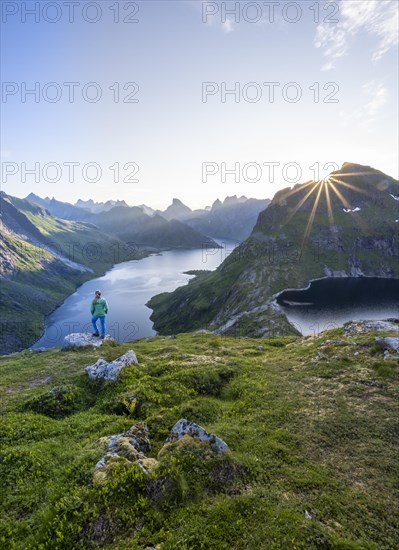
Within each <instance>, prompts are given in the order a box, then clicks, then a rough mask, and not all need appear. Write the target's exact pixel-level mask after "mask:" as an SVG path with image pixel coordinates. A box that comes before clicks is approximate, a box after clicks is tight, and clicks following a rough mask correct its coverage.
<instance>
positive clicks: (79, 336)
mask: <svg viewBox="0 0 399 550" xmlns="http://www.w3.org/2000/svg"><path fill="white" fill-rule="evenodd" d="M107 340H108V341H109V340H112V341H113V340H114V339H113V338H111V336H110V335H109V334H106V335H105V337H104V338H103V339H102V338H99V337H98V336H92V335H91V334H90V333H88V332H73V333H72V334H68V335H67V336H65V338H64V341H63V343H62V347H63V348H64V349H65V348H74V347H83V346H95V347H96V348H97V347H99V346H101V344H102V343H103V342H105V341H107Z"/></svg>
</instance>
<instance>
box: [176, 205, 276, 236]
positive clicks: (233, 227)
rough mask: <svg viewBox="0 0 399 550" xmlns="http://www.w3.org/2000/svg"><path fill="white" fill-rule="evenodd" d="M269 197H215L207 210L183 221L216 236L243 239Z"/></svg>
mask: <svg viewBox="0 0 399 550" xmlns="http://www.w3.org/2000/svg"><path fill="white" fill-rule="evenodd" d="M269 204H270V200H269V199H264V200H259V199H247V197H244V196H242V197H239V198H237V196H235V195H234V196H232V197H226V198H225V200H224V201H223V202H221V201H220V200H219V199H217V200H216V201H215V202H214V203H213V205H212V208H211V209H210V210H209V211H206V210H204V211H202V212H199V213H198V214H197V213H196V211H194V212H193V214H192V215H191V216H190V217H189V218H187V219H186V220H185V221H186V223H187V224H188V225H190V226H191V227H193V228H194V229H196V230H197V231H201V233H205V235H211V236H212V237H216V238H221V239H223V238H225V239H232V240H234V239H235V240H238V241H243V240H244V239H246V238H247V237H248V236H249V235H250V233H251V231H252V229H253V227H254V225H255V222H256V220H257V217H258V215H259V212H261V211H262V210H264V209H265V208H267V206H268V205H269Z"/></svg>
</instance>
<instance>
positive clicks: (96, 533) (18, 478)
mask: <svg viewBox="0 0 399 550" xmlns="http://www.w3.org/2000/svg"><path fill="white" fill-rule="evenodd" d="M380 335H381V334H378V336H380ZM375 336H377V334H376V333H367V334H361V335H358V336H355V337H351V338H349V337H347V336H345V335H344V334H343V330H342V329H335V330H333V331H329V332H326V333H323V334H321V335H319V336H318V337H317V338H298V339H296V338H295V337H285V338H270V339H263V340H260V339H256V340H253V339H234V338H226V337H221V336H216V335H214V334H210V333H197V334H179V335H177V336H176V337H175V338H173V339H169V338H161V337H155V338H151V339H143V340H139V341H135V342H133V343H130V344H123V345H119V344H115V343H108V342H106V343H104V345H103V347H102V348H101V349H100V350H93V349H91V348H86V349H80V350H68V351H62V350H58V349H51V350H48V351H45V352H41V353H40V352H29V351H25V352H21V353H18V354H13V355H10V356H6V357H2V358H0V393H1V403H2V405H1V416H0V422H1V430H0V433H1V447H0V479H1V484H2V486H1V496H2V518H1V523H0V546H1V548H4V549H35V550H36V549H38V550H44V549H51V550H57V549H68V550H71V549H86V548H88V549H90V548H105V549H111V548H112V549H118V550H127V549H129V550H134V549H140V548H146V547H148V546H150V547H151V546H152V547H156V548H161V549H162V550H172V549H173V550H175V549H179V550H180V549H181V550H184V549H212V550H213V549H226V550H227V549H235V550H241V549H254V550H255V549H256V550H258V549H287V548H292V549H316V548H320V549H329V548H332V549H333V548H337V549H338V548H339V549H353V550H355V549H359V550H360V549H362V550H363V549H367V550H380V549H382V548H384V549H385V548H386V549H394V548H397V547H398V516H397V509H398V506H397V505H398V499H397V482H398V463H399V461H398V456H399V453H398V433H399V431H398V417H399V414H398V397H399V380H398V378H399V377H398V361H397V360H394V359H384V358H383V353H382V351H381V350H380V349H379V348H378V347H377V346H375V344H374V341H375ZM259 347H260V348H259ZM128 349H134V350H135V352H136V354H137V357H138V360H139V365H133V366H131V367H127V368H125V369H124V370H123V371H122V374H121V376H120V378H119V379H118V381H117V382H112V383H111V382H109V383H105V384H100V383H98V382H93V381H89V380H88V378H87V376H86V375H85V374H84V371H83V369H84V367H85V366H87V365H89V364H91V363H93V362H94V361H95V360H97V358H99V357H103V358H105V359H107V360H111V359H114V358H116V357H118V356H120V355H121V354H122V353H124V352H126V351H127V350H128ZM54 388H55V389H56V390H55V391H53V392H52V393H50V390H52V389H54ZM182 417H183V418H186V419H188V420H192V421H194V422H197V423H199V424H200V425H202V426H203V427H204V428H205V429H207V430H208V431H210V432H212V433H214V434H216V435H218V436H219V437H221V438H222V439H223V440H224V441H226V443H227V444H228V445H229V447H230V453H228V455H227V456H225V455H222V456H220V457H219V458H217V459H214V460H212V461H209V456H208V455H207V452H206V450H205V449H204V447H202V446H201V445H194V443H193V444H192V445H191V444H187V442H186V443H185V444H181V445H176V446H175V447H174V448H172V449H171V450H170V451H168V452H167V453H166V452H165V449H164V450H163V451H162V452H161V454H160V455H158V453H159V451H160V450H161V449H162V447H163V445H164V442H165V438H166V436H167V434H168V431H169V430H170V428H171V427H172V426H173V424H174V423H175V422H176V421H177V420H178V419H179V418H182ZM138 421H145V422H146V423H147V425H148V429H149V437H150V440H151V443H152V450H151V452H150V453H149V456H150V457H153V458H157V457H158V459H159V460H160V462H159V466H158V468H155V470H154V471H153V472H151V473H150V474H145V473H143V471H142V470H141V469H140V468H139V467H138V466H137V464H128V463H123V462H121V463H120V464H117V465H116V466H115V468H114V469H113V470H112V472H111V474H110V475H109V476H108V477H107V478H106V480H105V481H103V482H102V483H97V482H96V481H95V479H94V478H93V472H94V466H95V464H96V462H97V461H98V460H99V459H100V458H101V457H102V456H103V454H104V451H103V450H102V449H101V448H100V447H99V446H98V445H97V442H98V440H99V438H100V437H102V436H106V435H111V434H116V433H121V432H123V431H125V430H127V429H128V428H129V427H131V426H132V425H133V424H135V423H136V422H138Z"/></svg>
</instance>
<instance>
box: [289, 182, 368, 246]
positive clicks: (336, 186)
mask: <svg viewBox="0 0 399 550" xmlns="http://www.w3.org/2000/svg"><path fill="white" fill-rule="evenodd" d="M370 174H372V172H352V173H349V174H341V173H336V172H333V173H332V174H330V175H329V176H327V177H326V178H324V179H322V180H319V181H310V182H308V183H305V184H304V185H301V186H298V187H297V188H295V189H291V190H290V191H287V192H286V193H285V194H284V195H283V196H282V197H281V202H282V203H285V201H286V199H288V198H289V197H292V196H294V195H295V194H296V193H298V192H303V191H304V190H305V189H306V188H308V187H310V189H309V190H307V189H306V193H305V195H304V196H303V197H302V198H301V199H300V200H299V201H298V203H297V204H296V205H295V206H293V207H292V208H291V209H290V212H289V215H288V217H287V221H286V223H288V222H289V221H290V220H291V219H292V218H293V217H294V216H295V214H297V212H298V211H299V209H300V208H301V207H302V206H303V205H304V204H305V203H306V202H307V201H309V200H311V197H312V195H314V197H315V198H314V202H313V205H312V209H311V211H310V214H309V219H308V221H307V224H306V228H305V232H304V235H303V240H302V246H301V248H302V249H303V248H304V246H305V245H306V243H307V241H308V238H309V236H310V234H311V231H312V227H313V224H314V220H315V217H316V214H317V211H318V207H319V204H320V201H321V199H323V198H324V199H325V205H326V210H327V217H328V224H329V227H330V230H331V233H332V234H335V231H334V226H335V220H334V212H333V203H334V201H333V200H332V198H333V197H334V198H336V199H338V201H337V200H335V203H336V204H337V203H338V205H342V207H341V209H342V210H345V211H346V213H348V214H349V215H351V216H352V219H353V220H354V221H355V223H357V224H358V225H359V226H360V227H361V228H362V229H364V228H365V222H364V221H362V220H361V219H360V217H359V216H357V215H353V213H355V212H358V211H359V210H355V209H354V206H355V205H353V204H350V203H349V201H348V200H347V198H346V197H345V194H344V193H345V191H348V190H351V191H354V192H356V193H359V194H364V195H369V194H370V193H369V192H367V191H366V190H363V189H360V188H359V187H356V185H354V184H351V183H348V182H346V181H344V180H343V179H342V178H345V179H346V178H347V177H353V176H367V175H370Z"/></svg>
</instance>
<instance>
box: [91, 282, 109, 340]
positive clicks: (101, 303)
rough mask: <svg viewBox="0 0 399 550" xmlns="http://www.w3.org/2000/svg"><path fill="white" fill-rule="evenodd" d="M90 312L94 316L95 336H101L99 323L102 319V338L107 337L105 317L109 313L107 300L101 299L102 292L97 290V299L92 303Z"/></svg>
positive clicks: (92, 319)
mask: <svg viewBox="0 0 399 550" xmlns="http://www.w3.org/2000/svg"><path fill="white" fill-rule="evenodd" d="M90 312H91V314H92V318H91V322H92V325H93V328H94V333H93V336H100V333H99V332H98V327H97V321H98V319H100V323H101V338H102V339H104V336H105V315H106V313H108V304H107V300H105V299H104V298H101V291H100V290H96V293H95V298H94V300H93V301H92V303H91V306H90Z"/></svg>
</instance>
